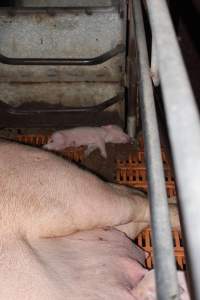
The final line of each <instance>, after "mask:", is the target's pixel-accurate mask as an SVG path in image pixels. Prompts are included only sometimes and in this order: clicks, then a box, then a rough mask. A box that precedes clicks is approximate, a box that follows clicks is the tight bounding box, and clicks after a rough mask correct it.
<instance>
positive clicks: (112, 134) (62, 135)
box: [43, 125, 131, 159]
mask: <svg viewBox="0 0 200 300" xmlns="http://www.w3.org/2000/svg"><path fill="white" fill-rule="evenodd" d="M130 142H131V138H130V137H129V136H128V135H127V134H126V133H124V132H123V130H122V129H121V128H120V127H118V126H116V125H106V126H101V127H77V128H72V129H67V130H62V131H57V132H55V133H53V134H52V136H51V138H50V139H49V141H48V143H47V144H46V145H44V146H43V148H44V149H48V150H55V151H62V150H64V149H65V148H67V147H79V146H87V149H86V150H85V156H88V155H89V154H90V153H91V152H93V151H94V150H95V149H99V150H100V153H101V155H102V156H103V157H104V158H105V159H106V158H107V153H106V147H105V144H106V143H114V144H126V143H130Z"/></svg>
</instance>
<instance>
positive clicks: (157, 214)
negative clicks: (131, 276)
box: [133, 0, 179, 300]
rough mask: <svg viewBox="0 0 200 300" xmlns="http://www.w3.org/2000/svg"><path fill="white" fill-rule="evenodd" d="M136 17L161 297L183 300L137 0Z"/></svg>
mask: <svg viewBox="0 0 200 300" xmlns="http://www.w3.org/2000/svg"><path fill="white" fill-rule="evenodd" d="M133 14H134V19H135V26H136V37H137V46H138V57H139V69H140V95H141V98H140V105H141V112H142V123H143V130H144V135H145V154H146V159H147V170H148V182H149V196H150V209H151V224H152V233H153V246H154V264H155V274H156V288H157V297H158V299H159V300H170V299H171V300H172V299H173V300H175V299H179V292H178V286H177V274H176V266H175V258H174V251H173V243H172V233H171V228H170V222H169V212H168V201H167V195H166V188H165V180H164V171H163V165H162V158H161V149H160V140H159V132H158V124H157V117H156V111H155V103H154V96H153V88H152V83H151V79H150V69H149V61H148V54H147V46H146V39H145V31H144V24H143V17H142V11H141V4H140V0H133Z"/></svg>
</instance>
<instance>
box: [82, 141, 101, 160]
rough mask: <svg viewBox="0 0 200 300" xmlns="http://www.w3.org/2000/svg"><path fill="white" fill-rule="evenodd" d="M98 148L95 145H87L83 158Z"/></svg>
mask: <svg viewBox="0 0 200 300" xmlns="http://www.w3.org/2000/svg"><path fill="white" fill-rule="evenodd" d="M97 148H98V146H97V145H95V144H91V145H88V147H87V149H86V150H85V152H84V154H85V157H87V156H89V155H90V153H92V152H93V151H94V150H95V149H97Z"/></svg>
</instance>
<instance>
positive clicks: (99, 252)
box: [0, 140, 179, 300]
mask: <svg viewBox="0 0 200 300" xmlns="http://www.w3.org/2000/svg"><path fill="white" fill-rule="evenodd" d="M0 189H1V196H0V214H1V215H0V249H1V252H0V282H1V286H0V299H2V300H4V299H6V300H21V299H23V300H36V299H37V300H64V299H70V300H85V299H88V300H90V299H91V300H98V299H105V300H111V299H116V300H122V299H123V300H129V299H130V300H131V299H133V296H132V294H131V292H132V288H133V287H134V286H135V282H136V280H135V278H140V275H137V276H136V272H135V271H134V270H135V269H134V268H135V267H136V260H140V258H139V257H140V255H139V256H138V254H134V253H135V252H134V251H135V250H134V249H135V248H134V247H133V248H131V242H130V241H129V240H128V239H127V238H126V237H125V236H124V234H122V233H120V232H118V231H117V233H116V231H115V233H114V232H113V231H111V232H110V231H108V230H107V231H106V230H103V229H102V230H103V231H98V230H100V229H98V230H97V229H96V230H97V231H93V230H92V229H95V228H100V227H101V228H105V227H107V226H109V227H117V228H118V229H120V230H121V231H124V232H125V233H127V234H128V235H129V236H130V237H132V238H134V237H135V235H136V234H137V233H136V232H138V231H139V230H142V229H143V228H144V227H145V226H148V225H149V222H150V214H149V207H148V201H147V199H146V198H144V197H143V196H142V195H134V194H132V193H131V191H132V190H129V189H128V190H127V189H125V188H118V187H117V188H116V187H115V188H113V187H112V186H109V185H108V184H106V183H104V182H103V181H101V180H100V179H98V178H97V177H95V176H94V175H92V174H90V173H88V172H86V171H83V170H81V169H79V168H78V167H77V166H75V165H74V164H72V163H70V162H67V161H64V160H63V159H62V158H60V157H57V156H55V155H53V154H52V153H48V152H46V151H42V150H39V149H35V148H33V147H29V146H24V145H19V144H15V143H11V142H7V141H3V140H2V141H0ZM170 211H171V212H172V214H171V219H172V223H173V225H175V226H179V223H178V214H177V210H176V207H175V206H171V210H170ZM138 224H139V228H138ZM80 230H92V231H91V233H88V232H84V231H83V232H80V233H75V232H77V231H80ZM102 232H103V233H102ZM110 233H111V234H110ZM93 235H94V236H93ZM94 240H95V241H94ZM90 241H91V242H90ZM92 241H93V242H92ZM97 242H98V243H97ZM140 269H141V268H140ZM143 273H144V270H143V269H141V271H139V274H143ZM137 274H138V273H137ZM135 276H136V277H135Z"/></svg>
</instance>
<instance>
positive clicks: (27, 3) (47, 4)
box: [15, 0, 120, 8]
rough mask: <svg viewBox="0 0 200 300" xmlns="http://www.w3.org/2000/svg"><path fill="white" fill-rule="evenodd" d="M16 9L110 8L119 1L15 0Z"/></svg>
mask: <svg viewBox="0 0 200 300" xmlns="http://www.w3.org/2000/svg"><path fill="white" fill-rule="evenodd" d="M15 2H16V7H25V8H38V7H50V8H56V7H59V8H60V7H62V8H71V7H73V8H74V7H75V8H76V7H78V8H79V7H87V8H88V7H89V8H90V7H95V8H98V7H112V6H117V5H119V2H120V0H90V1H88V0H82V1H77V0H76V1H71V0H65V1H60V0H57V1H55V0H54V1H37V0H35V1H23V0H21V1H20V0H17V1H15Z"/></svg>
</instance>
